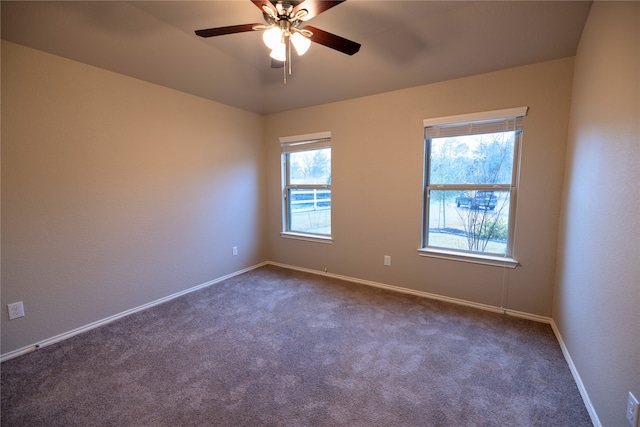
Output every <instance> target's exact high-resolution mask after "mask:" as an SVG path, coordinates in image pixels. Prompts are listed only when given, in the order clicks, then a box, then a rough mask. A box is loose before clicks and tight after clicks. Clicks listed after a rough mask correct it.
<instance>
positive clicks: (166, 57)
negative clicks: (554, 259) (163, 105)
mask: <svg viewBox="0 0 640 427" xmlns="http://www.w3.org/2000/svg"><path fill="white" fill-rule="evenodd" d="M590 6H591V3H590V2H587V1H568V2H563V1H498V2H489V1H475V2H466V1H445V2H439V1H415V0H414V1H394V0H387V1H381V0H376V1H371V0H348V1H346V2H344V3H342V4H340V5H338V6H336V7H333V8H332V9H330V10H328V11H326V12H324V13H322V14H321V15H319V16H317V17H315V18H313V19H312V20H310V21H308V24H309V25H313V26H315V27H318V28H321V29H323V30H326V31H329V32H332V33H334V34H337V35H340V36H342V37H345V38H348V39H351V40H353V41H356V42H358V43H361V44H362V48H361V49H360V52H358V53H357V54H355V55H354V56H348V55H345V54H342V53H340V52H337V51H335V50H332V49H329V48H327V47H325V46H321V45H318V44H312V46H311V48H310V49H309V51H308V52H307V54H305V55H304V56H303V57H297V56H295V55H294V58H293V61H292V63H293V75H292V76H289V77H288V78H287V83H286V85H285V84H283V78H282V77H283V75H282V69H273V68H271V66H270V64H271V63H270V58H269V52H268V49H267V48H266V46H264V44H263V43H262V38H261V33H260V32H248V33H240V34H232V35H226V36H220V37H212V38H208V39H203V38H201V37H197V36H195V35H194V33H193V31H194V30H197V29H203V28H211V27H219V26H226V25H236V24H247V23H263V22H264V21H263V18H262V12H261V11H260V10H259V9H258V8H257V7H256V6H255V5H253V4H252V3H251V2H250V1H249V0H233V1H219V0H218V1H157V2H155V1H131V2H119V1H106V2H96V1H89V2H79V1H71V2H53V1H45V2H33V1H25V2H14V1H2V38H3V39H5V40H9V41H12V42H15V43H19V44H22V45H25V46H29V47H33V48H36V49H40V50H43V51H46V52H50V53H53V54H56V55H60V56H63V57H66V58H70V59H73V60H76V61H80V62H83V63H86V64H90V65H94V66H97V67H101V68H104V69H107V70H111V71H115V72H118V73H121V74H125V75H128V76H132V77H135V78H139V79H142V80H145V81H148V82H152V83H156V84H159V85H162V86H166V87H169V88H173V89H177V90H180V91H183V92H187V93H191V94H194V95H198V96H201V97H204V98H208V99H211V100H214V101H218V102H221V103H224V104H227V105H231V106H234V107H238V108H242V109H244V110H248V111H253V112H256V113H260V114H269V113H274V112H280V111H286V110H291V109H295V108H301V107H307V106H312V105H318V104H324V103H328V102H334V101H340V100H344V99H350V98H355V97H361V96H367V95H372V94H376V93H381V92H386V91H391V90H397V89H402V88H407V87H412V86H418V85H423V84H427V83H433V82H437V81H443V80H449V79H453V78H459V77H464V76H470V75H474V74H479V73H485V72H490V71H495V70H500V69H505V68H510V67H515V66H520V65H526V64H531V63H535V62H540V61H546V60H552V59H557V58H563V57H567V56H573V55H575V52H576V48H577V45H578V41H579V39H580V35H581V33H582V29H583V26H584V23H585V20H586V18H587V15H588V13H589V8H590Z"/></svg>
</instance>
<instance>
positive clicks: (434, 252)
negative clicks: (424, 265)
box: [418, 247, 520, 268]
mask: <svg viewBox="0 0 640 427" xmlns="http://www.w3.org/2000/svg"><path fill="white" fill-rule="evenodd" d="M418 255H420V256H424V257H429V258H439V259H448V260H453V261H463V262H470V263H472V264H483V265H491V266H494V267H506V268H516V267H518V266H520V263H519V262H518V261H517V260H516V259H514V258H510V257H501V256H497V255H489V254H483V253H480V252H477V253H476V252H459V251H453V250H447V249H441V248H429V247H426V248H418Z"/></svg>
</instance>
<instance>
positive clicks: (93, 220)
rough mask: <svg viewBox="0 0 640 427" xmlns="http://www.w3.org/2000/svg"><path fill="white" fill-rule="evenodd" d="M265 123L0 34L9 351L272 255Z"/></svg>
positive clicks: (5, 343)
mask: <svg viewBox="0 0 640 427" xmlns="http://www.w3.org/2000/svg"><path fill="white" fill-rule="evenodd" d="M262 127H263V118H262V117H260V116H258V115H255V114H251V113H247V112H244V111H241V110H237V109H234V108H231V107H227V106H224V105H221V104H217V103H214V102H211V101H208V100H205V99H202V98H197V97H194V96H190V95H186V94H183V93H180V92H176V91H173V90H169V89H166V88H162V87H160V86H156V85H152V84H148V83H145V82H142V81H139V80H135V79H132V78H128V77H125V76H122V75H118V74H114V73H111V72H107V71H104V70H101V69H98V68H94V67H90V66H87V65H84V64H80V63H77V62H73V61H70V60H67V59H63V58H60V57H56V56H52V55H49V54H46V53H43V52H40V51H36V50H33V49H29V48H25V47H22V46H19V45H15V44H12V43H8V42H5V41H3V42H2V353H3V354H5V353H7V352H10V351H13V350H15V349H19V348H22V347H24V346H27V345H31V344H34V343H36V342H38V341H40V340H43V339H47V338H51V337H53V336H55V335H57V334H60V333H64V332H68V331H70V330H72V329H74V328H78V327H81V326H84V325H87V324H89V323H91V322H94V321H98V320H101V319H104V318H107V317H109V316H112V315H115V314H117V313H120V312H123V311H125V310H128V309H131V308H134V307H137V306H140V305H143V304H146V303H149V302H151V301H154V300H157V299H159V298H162V297H166V296H168V295H171V294H173V293H176V292H179V291H182V290H184V289H188V288H190V287H193V286H197V285H199V284H202V283H205V282H208V281H210V280H213V279H216V278H218V277H221V276H224V275H227V274H229V273H232V272H236V271H238V270H241V269H243V268H246V267H249V266H252V265H254V264H256V263H259V262H262V261H264V260H265V259H266V251H265V245H263V244H262V242H264V241H265V238H264V237H263V228H264V225H265V221H264V220H263V214H262V209H261V207H262V206H263V205H264V204H265V201H264V199H263V198H262V197H263V196H262V194H263V192H262V191H260V190H261V185H262V184H261V182H262V181H263V179H264V167H263V158H264V153H263V144H262ZM232 246H238V248H239V255H238V256H237V257H232V256H231V248H232ZM15 301H24V304H25V311H26V314H27V315H26V317H24V318H21V319H18V320H14V321H11V322H9V321H7V320H6V319H7V312H6V310H7V309H6V304H7V303H11V302H15Z"/></svg>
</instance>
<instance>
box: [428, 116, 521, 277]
mask: <svg viewBox="0 0 640 427" xmlns="http://www.w3.org/2000/svg"><path fill="white" fill-rule="evenodd" d="M527 109H528V108H527V107H521V108H513V109H507V110H499V111H490V112H484V113H477V114H467V115H461V116H452V117H442V118H438V119H427V120H425V121H424V126H425V129H424V138H425V183H424V209H423V212H424V215H423V216H424V218H423V236H422V249H421V250H420V253H421V255H426V256H435V257H444V258H449V259H451V258H453V259H462V260H466V261H471V262H480V263H483V264H492V265H500V266H509V267H515V266H516V265H517V261H515V260H514V259H513V244H514V225H515V211H516V210H515V204H516V196H517V189H518V188H517V184H518V163H519V161H518V160H519V152H520V143H521V139H522V122H523V117H524V116H525V115H526V112H527Z"/></svg>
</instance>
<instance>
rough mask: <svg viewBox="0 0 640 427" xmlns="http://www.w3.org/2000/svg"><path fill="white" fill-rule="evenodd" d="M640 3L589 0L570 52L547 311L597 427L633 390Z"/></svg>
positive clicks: (638, 302) (639, 217)
mask: <svg viewBox="0 0 640 427" xmlns="http://www.w3.org/2000/svg"><path fill="white" fill-rule="evenodd" d="M639 57H640V3H637V2H628V3H614V2H603V3H599V2H596V3H594V5H593V7H592V8H591V13H590V15H589V19H588V21H587V23H586V26H585V29H584V33H583V35H582V39H581V41H580V46H579V49H578V53H577V56H576V64H575V77H574V86H573V99H572V108H571V120H570V133H569V142H568V156H567V165H566V177H565V184H564V186H565V194H564V197H563V205H562V206H563V209H562V221H561V228H560V239H559V240H560V244H559V253H558V263H559V268H558V275H557V288H556V291H555V298H554V310H553V317H554V319H555V322H556V324H557V325H558V328H559V330H560V333H561V335H562V337H563V340H564V342H565V344H566V346H567V349H568V351H569V353H570V355H571V358H572V360H573V362H574V364H575V366H576V368H577V370H578V372H579V373H580V376H581V378H582V382H583V383H584V385H585V388H586V390H587V393H588V395H589V398H590V400H591V402H592V404H593V406H594V408H595V410H596V411H597V414H598V417H599V418H600V421H601V423H602V425H604V426H627V425H628V424H627V422H626V420H625V417H624V410H625V405H626V401H627V393H628V392H629V391H632V392H634V394H635V396H636V397H639V398H640V186H639V184H640V121H639V120H640V58H639Z"/></svg>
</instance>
